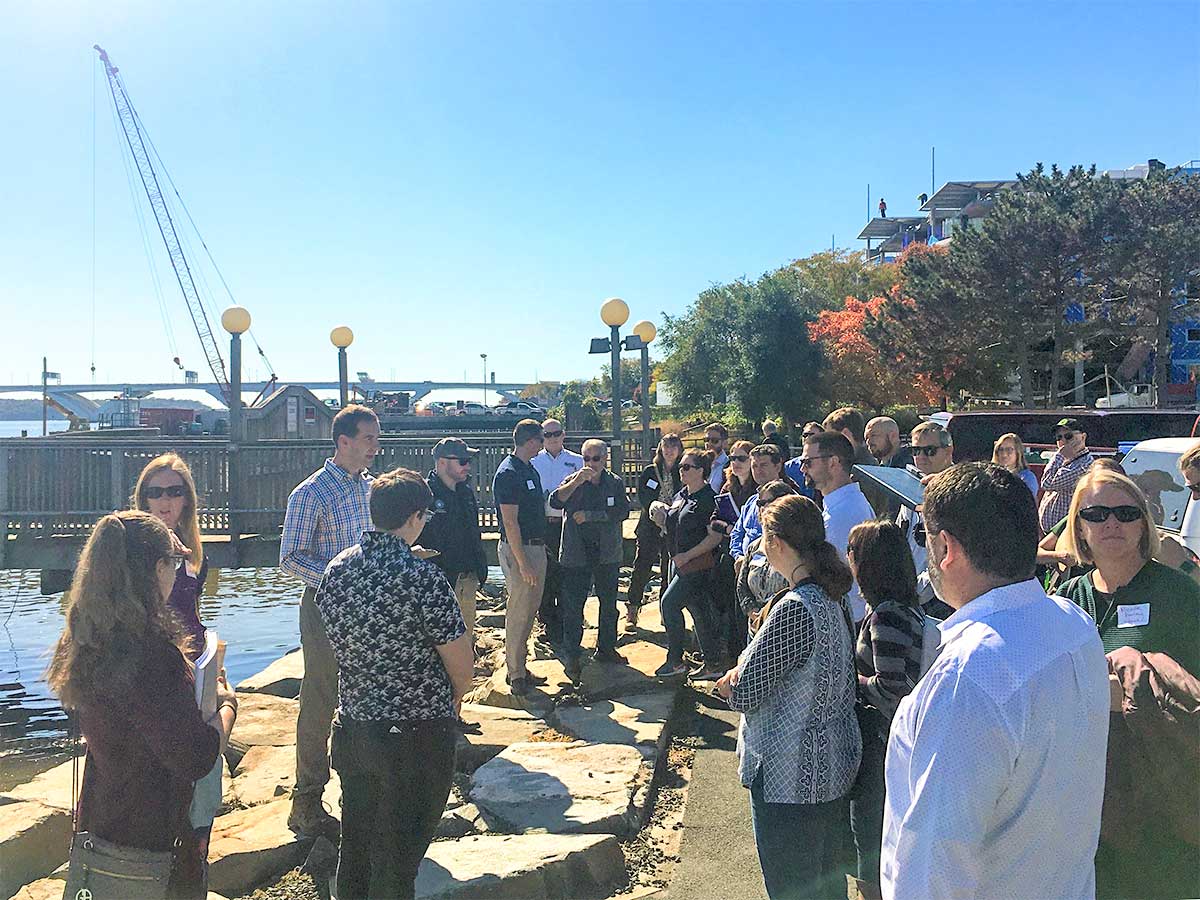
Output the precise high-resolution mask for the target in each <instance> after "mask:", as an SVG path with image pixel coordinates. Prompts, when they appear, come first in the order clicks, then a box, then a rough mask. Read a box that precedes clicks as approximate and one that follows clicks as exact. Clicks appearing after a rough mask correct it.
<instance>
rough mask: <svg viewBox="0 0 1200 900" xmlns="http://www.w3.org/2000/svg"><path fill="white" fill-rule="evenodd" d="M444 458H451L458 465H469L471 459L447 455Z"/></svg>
mask: <svg viewBox="0 0 1200 900" xmlns="http://www.w3.org/2000/svg"><path fill="white" fill-rule="evenodd" d="M446 459H449V460H453V461H454V462H456V463H458V464H459V465H460V466H469V465H470V464H471V460H469V459H463V458H462V457H461V456H447V457H446Z"/></svg>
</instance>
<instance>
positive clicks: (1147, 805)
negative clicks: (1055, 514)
mask: <svg viewBox="0 0 1200 900" xmlns="http://www.w3.org/2000/svg"><path fill="white" fill-rule="evenodd" d="M1060 547H1062V548H1063V549H1065V550H1066V552H1067V553H1069V554H1070V555H1071V556H1072V557H1073V558H1075V559H1078V560H1080V561H1081V562H1083V563H1089V564H1092V565H1094V566H1095V569H1093V570H1092V571H1091V572H1088V573H1087V574H1085V575H1080V576H1078V577H1076V578H1073V579H1072V580H1070V581H1068V582H1067V583H1066V584H1064V585H1063V586H1062V587H1061V589H1060V590H1059V593H1060V594H1061V595H1062V596H1064V597H1067V598H1069V599H1071V600H1074V601H1075V602H1076V603H1078V604H1079V605H1080V606H1081V607H1083V609H1084V610H1085V611H1086V612H1087V613H1088V614H1089V615H1090V616H1091V617H1092V618H1093V619H1095V620H1096V625H1097V627H1098V628H1099V629H1100V640H1101V641H1102V642H1103V644H1104V651H1105V653H1106V654H1108V656H1109V670H1110V672H1117V673H1118V674H1119V675H1122V677H1117V678H1116V681H1115V684H1116V685H1118V686H1121V690H1120V691H1119V692H1116V693H1115V695H1114V703H1113V716H1112V719H1111V721H1110V726H1109V759H1108V778H1107V782H1106V784H1105V800H1104V815H1103V817H1102V819H1101V836H1100V846H1099V848H1098V849H1097V852H1096V895H1097V896H1098V897H1100V898H1110V897H1134V896H1136V897H1194V896H1200V895H1198V894H1197V893H1196V891H1197V886H1198V880H1197V876H1196V873H1197V872H1198V871H1200V866H1198V860H1197V853H1196V848H1195V846H1194V845H1192V844H1191V843H1190V842H1189V841H1187V840H1183V839H1182V838H1180V837H1176V833H1177V832H1176V829H1175V828H1174V827H1173V826H1174V825H1175V823H1176V822H1178V821H1181V820H1186V821H1187V823H1188V824H1187V825H1185V830H1187V831H1189V832H1190V831H1191V830H1192V829H1194V825H1193V824H1191V823H1192V822H1193V821H1194V815H1195V802H1194V800H1195V773H1194V771H1190V772H1188V773H1187V774H1185V775H1184V777H1183V780H1182V781H1181V782H1179V783H1175V784H1173V785H1172V788H1168V790H1171V789H1173V790H1175V791H1177V792H1179V793H1180V794H1181V795H1183V796H1189V795H1190V797H1191V799H1190V800H1189V801H1187V804H1188V812H1187V813H1185V814H1184V816H1183V817H1182V819H1181V817H1180V816H1179V815H1178V810H1177V809H1172V808H1171V807H1172V806H1173V804H1172V803H1171V802H1170V801H1169V800H1168V799H1167V798H1166V797H1164V796H1163V794H1162V793H1161V792H1162V791H1163V790H1164V787H1163V786H1162V785H1161V782H1160V784H1159V785H1158V786H1157V787H1151V788H1149V789H1147V790H1145V791H1143V789H1140V788H1138V787H1136V785H1144V784H1146V783H1147V782H1150V783H1151V784H1153V783H1154V781H1155V780H1156V773H1155V772H1153V771H1152V769H1153V768H1154V767H1155V765H1156V763H1155V761H1154V760H1153V759H1151V758H1149V757H1148V756H1147V752H1148V751H1149V750H1152V748H1154V747H1156V746H1157V747H1159V748H1164V747H1167V746H1171V740H1172V739H1173V736H1172V735H1171V734H1170V732H1169V731H1164V729H1165V728H1169V725H1167V724H1165V722H1166V717H1165V716H1162V715H1161V714H1158V713H1157V707H1158V703H1157V702H1156V690H1154V689H1153V688H1152V684H1155V683H1161V682H1152V681H1151V680H1150V678H1149V675H1150V674H1151V673H1152V672H1153V671H1154V668H1153V665H1154V664H1153V663H1150V664H1148V665H1147V666H1146V668H1143V669H1141V673H1140V675H1139V676H1138V678H1137V684H1138V687H1137V688H1136V691H1137V693H1136V694H1134V695H1133V696H1134V699H1135V701H1137V702H1135V703H1134V704H1133V708H1131V709H1130V710H1129V714H1130V715H1131V716H1132V718H1126V717H1125V716H1124V715H1122V713H1123V712H1124V710H1125V706H1126V703H1127V697H1128V696H1129V695H1130V691H1129V688H1128V687H1127V686H1126V683H1127V682H1128V680H1129V673H1130V669H1129V663H1130V662H1131V661H1130V660H1128V659H1125V657H1126V656H1128V654H1129V651H1128V650H1123V648H1126V647H1129V648H1132V649H1133V650H1136V651H1138V652H1139V653H1142V654H1164V655H1166V656H1169V657H1170V658H1171V659H1172V660H1174V662H1175V663H1177V664H1178V665H1179V666H1181V667H1182V668H1183V669H1186V670H1187V672H1188V673H1190V675H1191V676H1192V677H1193V678H1195V677H1200V586H1197V584H1196V582H1195V581H1193V580H1192V579H1191V578H1189V577H1188V576H1187V575H1185V574H1183V573H1182V572H1180V571H1178V570H1176V569H1172V568H1170V567H1168V566H1165V565H1163V564H1162V563H1160V562H1156V561H1155V560H1154V559H1153V557H1154V555H1155V554H1156V553H1158V551H1159V535H1158V530H1157V529H1156V528H1155V527H1154V519H1153V517H1152V516H1151V514H1150V504H1149V502H1148V501H1147V499H1146V495H1145V494H1144V493H1142V491H1141V489H1140V488H1139V487H1138V486H1137V485H1136V484H1135V483H1134V482H1133V480H1132V479H1130V478H1127V477H1126V476H1124V475H1120V474H1118V473H1116V472H1113V471H1111V470H1108V469H1098V468H1096V467H1092V468H1091V469H1090V470H1089V471H1088V473H1087V474H1085V475H1084V476H1083V478H1081V479H1080V481H1079V485H1078V486H1077V487H1076V489H1075V495H1074V497H1072V498H1071V508H1070V512H1069V514H1068V518H1067V527H1066V531H1065V532H1064V533H1063V537H1062V541H1061V542H1060ZM1114 651H1115V652H1114ZM1147 668H1148V669H1150V672H1147V671H1146V669H1147ZM1159 668H1160V669H1162V668H1165V666H1160V667H1159ZM1110 677H1113V676H1110ZM1143 691H1144V693H1143ZM1182 696H1183V695H1182V693H1181V694H1180V695H1179V698H1177V699H1176V700H1175V701H1174V705H1178V704H1179V703H1180V702H1181V700H1182ZM1187 702H1192V703H1194V699H1191V700H1189V701H1187ZM1156 714H1157V715H1158V721H1157V724H1149V723H1150V722H1151V721H1152V720H1153V719H1155V717H1156ZM1139 723H1140V724H1139ZM1139 729H1140V734H1139ZM1188 740H1189V741H1190V740H1191V738H1190V736H1189V738H1188ZM1189 752H1190V751H1189ZM1166 753H1167V754H1168V757H1169V758H1171V757H1173V758H1178V755H1179V751H1178V749H1177V746H1176V747H1175V748H1173V749H1169V750H1166ZM1150 755H1151V756H1152V755H1153V753H1151V754H1150ZM1122 760H1124V761H1125V763H1124V764H1122ZM1167 764H1169V759H1168V761H1167ZM1130 766H1136V767H1137V768H1138V771H1136V772H1130V771H1129V769H1130ZM1132 806H1136V807H1138V814H1137V817H1134V818H1132V819H1130V820H1129V821H1130V822H1146V823H1153V824H1152V825H1148V826H1147V827H1140V828H1138V827H1134V828H1130V827H1129V823H1127V822H1125V823H1123V820H1122V811H1125V810H1130V808H1131V807H1132ZM1114 833H1116V834H1118V835H1119V838H1118V840H1115V841H1114V840H1112V836H1113V834H1114Z"/></svg>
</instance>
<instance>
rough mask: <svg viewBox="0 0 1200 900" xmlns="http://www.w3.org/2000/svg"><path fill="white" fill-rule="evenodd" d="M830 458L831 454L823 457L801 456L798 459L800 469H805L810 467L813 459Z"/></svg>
mask: <svg viewBox="0 0 1200 900" xmlns="http://www.w3.org/2000/svg"><path fill="white" fill-rule="evenodd" d="M830 456H832V454H827V455H825V456H802V457H800V468H802V469H807V468H808V467H809V466H811V465H812V463H813V460H814V459H829V457H830Z"/></svg>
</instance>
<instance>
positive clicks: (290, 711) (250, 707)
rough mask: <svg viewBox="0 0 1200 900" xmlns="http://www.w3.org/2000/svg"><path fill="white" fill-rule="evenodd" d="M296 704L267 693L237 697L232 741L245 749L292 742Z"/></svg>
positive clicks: (294, 737) (297, 703)
mask: <svg viewBox="0 0 1200 900" xmlns="http://www.w3.org/2000/svg"><path fill="white" fill-rule="evenodd" d="M299 714H300V702H299V701H298V700H289V699H287V698H285V697H275V696H273V695H271V694H241V695H240V696H239V697H238V717H237V724H235V725H234V726H233V734H232V736H231V738H232V740H234V741H236V742H237V743H239V744H241V745H244V746H247V747H286V746H288V745H289V744H292V745H294V744H295V743H296V717H297V716H298V715H299Z"/></svg>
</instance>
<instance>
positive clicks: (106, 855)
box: [63, 718, 175, 900]
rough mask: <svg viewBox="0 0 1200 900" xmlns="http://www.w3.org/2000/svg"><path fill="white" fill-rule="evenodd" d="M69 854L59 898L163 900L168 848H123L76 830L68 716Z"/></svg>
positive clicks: (75, 775) (75, 762)
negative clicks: (63, 886)
mask: <svg viewBox="0 0 1200 900" xmlns="http://www.w3.org/2000/svg"><path fill="white" fill-rule="evenodd" d="M71 730H72V732H73V735H74V738H75V740H74V744H73V748H72V756H71V831H72V836H71V856H70V861H69V862H68V864H67V884H66V888H65V889H64V890H63V900H166V897H167V887H168V884H169V883H170V880H171V872H172V870H173V869H174V866H175V853H174V852H173V851H171V850H142V849H140V848H138V847H123V846H121V845H119V844H114V843H112V842H111V841H106V840H103V839H102V838H98V837H96V836H95V835H94V834H91V833H89V832H86V831H80V830H79V747H80V740H79V731H78V726H77V724H76V723H75V721H74V718H72V726H71Z"/></svg>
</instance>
